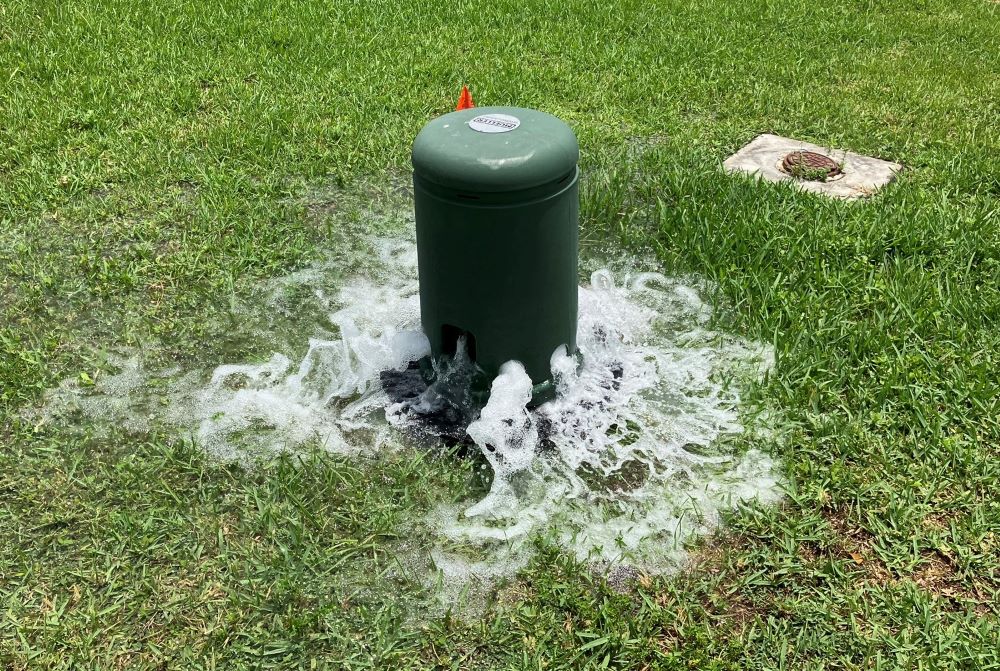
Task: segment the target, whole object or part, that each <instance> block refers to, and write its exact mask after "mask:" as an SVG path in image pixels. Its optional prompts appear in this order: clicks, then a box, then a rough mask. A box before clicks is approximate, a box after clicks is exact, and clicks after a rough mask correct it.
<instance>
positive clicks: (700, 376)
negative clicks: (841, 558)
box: [50, 239, 779, 599]
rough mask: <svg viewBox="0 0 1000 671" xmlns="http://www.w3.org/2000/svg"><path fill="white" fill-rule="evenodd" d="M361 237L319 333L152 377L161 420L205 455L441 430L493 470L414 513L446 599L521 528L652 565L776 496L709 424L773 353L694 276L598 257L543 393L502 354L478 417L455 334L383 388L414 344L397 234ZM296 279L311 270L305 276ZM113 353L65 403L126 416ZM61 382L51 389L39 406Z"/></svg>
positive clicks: (721, 417)
mask: <svg viewBox="0 0 1000 671" xmlns="http://www.w3.org/2000/svg"><path fill="white" fill-rule="evenodd" d="M370 247H371V252H372V260H373V261H372V263H371V264H370V267H369V270H368V271H367V272H366V274H365V275H364V276H361V277H356V278H354V279H352V280H349V281H347V282H346V283H344V284H343V285H342V286H340V288H339V290H338V291H337V292H336V294H335V295H334V296H333V297H332V298H331V297H329V296H327V293H326V292H327V290H328V289H329V287H325V286H314V287H313V289H314V295H315V297H316V298H317V300H320V301H323V304H324V305H328V306H329V310H330V316H329V331H330V333H329V335H328V336H324V337H315V338H313V339H311V340H310V341H309V346H308V350H307V352H306V354H305V356H304V357H302V359H301V360H300V361H299V362H298V363H297V364H296V363H294V362H293V361H292V359H291V358H289V357H288V356H286V355H285V354H280V353H276V354H274V355H273V356H272V357H271V358H270V359H269V360H267V361H264V362H261V363H243V364H226V365H222V366H219V367H217V368H215V369H214V371H212V372H211V374H210V376H209V377H208V381H207V384H206V383H204V382H200V383H198V384H194V383H193V382H192V380H194V379H197V377H198V376H197V375H195V374H189V375H187V376H181V377H180V378H177V379H178V380H183V382H180V381H179V382H177V383H175V384H174V385H173V386H172V387H169V385H168V387H169V388H168V391H166V392H165V394H166V396H167V398H169V400H170V404H169V406H168V407H169V409H168V411H167V412H166V417H165V418H166V419H167V420H168V421H170V422H172V423H174V424H176V425H178V426H182V427H190V428H191V429H192V430H193V432H194V434H195V435H196V437H197V439H198V441H199V442H200V444H202V445H203V446H204V447H205V448H206V449H208V450H210V451H212V452H213V453H215V454H217V455H219V456H222V457H224V458H238V457H240V456H241V455H244V454H247V453H248V452H253V451H255V450H265V451H274V450H287V449H296V448H298V447H300V446H303V445H304V444H306V443H309V442H311V441H318V442H319V443H320V444H321V445H323V446H324V447H325V448H326V449H328V450H331V451H333V452H337V453H341V454H363V453H366V452H373V451H378V450H381V449H389V446H390V445H392V444H394V443H400V442H403V443H405V442H406V440H407V436H409V435H411V433H412V432H413V431H414V430H415V429H420V430H421V431H422V432H423V433H425V434H426V431H427V426H428V424H427V421H426V420H427V418H428V417H437V418H438V419H439V420H440V419H442V418H443V421H442V422H441V424H442V425H448V426H450V427H451V428H452V430H453V431H454V427H455V426H458V427H459V428H458V430H457V432H458V434H459V435H462V436H464V437H466V438H467V439H471V441H473V442H474V443H475V445H476V446H477V448H478V449H479V450H480V451H481V452H482V456H483V458H484V459H485V462H486V464H488V466H489V468H490V469H491V470H492V475H493V478H492V482H491V485H490V490H489V492H488V494H487V495H486V496H485V497H483V498H481V499H479V500H474V499H470V500H469V501H466V502H464V503H462V504H459V505H447V506H441V507H439V508H438V509H436V510H434V511H432V513H431V514H430V515H429V516H428V518H427V519H426V520H425V524H426V525H427V526H428V527H429V528H430V530H431V532H432V534H433V535H434V536H435V537H436V538H437V539H438V545H437V547H435V548H433V549H432V551H431V556H432V558H433V560H434V563H435V565H436V567H437V568H438V570H439V572H440V573H441V575H442V576H443V578H444V583H445V584H446V585H450V587H449V588H448V589H446V590H445V592H446V595H445V598H446V599H447V598H454V597H455V596H456V595H457V594H458V587H460V586H462V585H466V584H468V583H470V582H472V583H477V582H478V583H480V586H481V587H487V586H489V585H491V584H494V583H495V582H496V581H497V580H499V579H501V578H503V577H507V576H510V575H512V574H513V573H514V572H515V571H516V570H517V569H518V568H519V567H521V566H523V565H524V564H525V562H526V561H527V560H528V558H529V557H530V553H531V550H530V547H531V546H530V543H528V542H527V541H528V540H529V539H530V538H532V537H533V536H534V535H535V534H537V533H546V534H548V535H549V536H550V537H551V538H553V539H554V540H555V541H556V542H558V543H560V544H562V545H563V546H564V547H565V548H567V549H568V550H569V551H570V552H572V553H573V554H575V555H576V556H577V557H579V558H581V559H589V560H593V561H598V562H602V563H615V562H626V563H629V564H631V565H635V566H641V567H643V568H645V569H647V570H663V569H667V568H670V567H671V566H675V565H677V563H678V562H679V561H680V560H681V559H683V556H684V552H683V545H684V543H685V542H686V541H687V540H688V539H690V538H691V537H692V535H694V534H699V533H703V532H705V531H707V530H709V529H711V528H712V527H713V526H714V525H715V524H716V523H717V521H718V517H719V514H720V512H721V511H723V510H726V509H728V508H731V507H732V506H733V505H735V504H736V503H737V502H739V501H745V500H752V499H757V500H762V501H770V500H773V499H775V498H777V497H778V495H779V494H778V492H779V483H778V480H777V475H776V472H775V465H774V464H773V462H772V461H771V459H770V458H769V457H768V456H767V455H765V454H764V453H762V452H761V451H759V450H756V449H750V450H748V451H745V452H743V453H736V452H734V451H733V449H731V448H727V440H726V439H727V438H728V437H731V436H735V435H737V434H740V433H742V432H744V431H745V430H746V427H745V425H744V418H743V416H742V414H741V411H740V394H739V391H740V388H741V387H743V386H745V384H746V383H747V382H749V381H752V380H754V379H756V378H758V377H760V376H761V375H762V374H763V372H764V371H766V370H767V369H768V368H769V367H770V366H771V365H772V363H773V362H772V355H771V353H770V350H769V349H768V348H767V347H765V346H762V345H760V344H755V343H750V342H747V341H745V340H743V339H741V338H738V337H735V336H732V335H728V334H725V333H721V332H719V331H715V330H712V329H710V328H709V321H710V319H711V316H712V312H713V311H712V309H711V308H710V306H708V305H706V304H705V303H704V302H703V301H702V299H701V297H700V296H701V292H700V291H699V289H698V288H696V287H694V286H690V285H688V284H684V283H683V282H681V281H679V280H676V279H671V278H667V277H664V276H662V275H659V274H655V273H631V274H628V273H625V274H623V275H622V276H621V279H620V280H616V277H615V275H614V274H613V273H612V272H611V271H609V270H606V269H602V270H598V271H596V272H594V273H593V274H592V276H591V279H590V283H589V286H583V287H581V288H580V290H579V305H580V311H579V329H578V339H577V342H578V347H579V350H580V356H579V357H577V356H570V355H568V354H567V353H566V352H565V350H560V351H557V352H555V353H553V356H552V371H553V376H554V380H555V382H556V388H557V391H556V398H555V399H554V400H553V401H550V402H548V403H546V404H544V405H542V406H540V407H538V408H536V409H533V410H529V409H528V407H527V406H528V402H529V400H530V397H531V380H530V379H529V378H528V376H527V375H526V374H525V372H524V369H523V367H522V366H521V365H520V364H519V363H517V362H509V363H507V364H505V365H504V366H503V367H502V369H501V371H500V374H499V375H498V376H497V377H496V379H494V380H493V382H492V385H491V389H490V395H489V399H488V402H487V403H486V405H485V406H484V407H482V408H481V410H479V411H478V413H477V410H476V408H475V407H473V406H472V405H471V404H470V402H469V398H468V380H469V375H470V370H471V362H469V361H468V358H467V357H465V355H464V351H463V350H462V349H461V348H460V350H459V353H458V355H457V356H456V360H455V361H452V362H441V363H440V364H439V365H440V366H441V368H439V369H438V371H437V373H438V381H437V382H436V383H434V384H432V385H431V386H429V387H426V388H424V389H422V390H418V391H419V393H414V394H412V395H411V396H412V397H411V398H409V400H403V401H400V400H399V399H398V398H394V395H393V393H391V392H392V385H387V384H386V377H385V373H386V371H395V372H396V373H398V374H399V376H397V378H394V379H397V383H394V384H402V383H405V382H406V379H407V378H406V377H405V375H406V374H407V371H408V370H410V371H411V372H412V369H411V368H410V362H412V361H415V360H417V359H419V358H421V357H423V356H425V355H427V354H428V353H429V346H428V342H427V339H426V337H424V335H423V334H422V333H421V332H420V326H419V295H418V285H417V280H416V250H415V246H414V245H413V243H412V242H411V241H405V240H385V239H378V240H373V241H371V243H370ZM296 277H298V278H299V281H301V282H303V283H306V284H311V283H315V284H318V285H322V282H321V279H320V278H321V277H322V273H311V272H305V273H302V272H300V273H297V274H296ZM288 281H290V280H289V278H286V279H285V280H284V282H286V283H287V282H288ZM125 368H126V369H125V370H123V372H122V373H121V376H118V377H116V376H110V377H107V378H104V380H103V381H101V382H100V383H99V384H98V387H97V389H96V394H94V393H93V392H91V394H89V395H84V396H81V395H79V394H77V395H76V403H77V407H78V408H82V409H83V410H84V411H85V412H87V413H89V414H92V415H98V414H101V413H100V412H99V406H100V399H101V398H102V396H103V397H104V398H105V399H106V403H105V404H104V406H103V408H104V413H103V414H104V416H105V417H107V418H110V419H113V420H115V421H116V422H121V421H122V420H123V419H126V418H127V419H129V421H130V424H129V426H131V427H132V428H137V427H139V426H140V425H141V424H142V418H143V417H146V416H147V415H148V413H149V410H148V408H142V409H141V410H136V409H135V406H136V403H134V402H123V401H122V399H121V398H118V397H116V394H119V395H120V394H121V393H126V394H132V393H134V392H135V390H136V389H138V388H140V387H141V386H142V384H141V380H140V378H141V373H142V371H141V370H140V369H141V367H140V366H138V364H136V363H135V362H134V361H133V362H130V363H129V364H128V366H126V367H125ZM413 375H417V373H413ZM122 376H127V378H126V377H122ZM159 376H160V377H163V374H160V375H159ZM147 377H152V376H147ZM201 379H202V380H204V378H201ZM398 380H402V381H403V382H398ZM161 389H162V386H161ZM69 391H70V390H69V389H68V387H67V386H66V385H63V387H61V388H60V390H59V391H58V393H56V394H54V395H53V397H52V399H51V400H52V403H50V405H57V403H56V401H57V400H58V399H60V398H62V399H63V400H65V397H66V396H67V395H68V394H69ZM387 391H389V392H390V393H387ZM126 416H127V417H126ZM751 428H753V429H755V430H756V429H757V428H758V427H753V426H752V427H751ZM431 431H432V433H433V432H435V431H434V430H433V427H432V428H431ZM436 433H438V434H439V435H449V434H448V433H447V431H436ZM452 437H455V436H454V435H453V434H452Z"/></svg>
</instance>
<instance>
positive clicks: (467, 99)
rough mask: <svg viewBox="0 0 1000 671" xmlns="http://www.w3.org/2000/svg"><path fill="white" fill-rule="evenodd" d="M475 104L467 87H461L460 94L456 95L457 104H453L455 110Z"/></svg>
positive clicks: (471, 106)
mask: <svg viewBox="0 0 1000 671" xmlns="http://www.w3.org/2000/svg"><path fill="white" fill-rule="evenodd" d="M475 106H476V103H474V102H472V94H471V93H469V87H468V86H463V87H462V94H461V95H460V96H458V104H457V105H455V111H456V112H457V111H459V110H467V109H471V108H473V107H475Z"/></svg>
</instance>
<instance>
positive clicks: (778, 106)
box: [0, 0, 1000, 670]
mask: <svg viewBox="0 0 1000 671" xmlns="http://www.w3.org/2000/svg"><path fill="white" fill-rule="evenodd" d="M462 83H468V84H469V85H470V87H471V88H472V91H473V94H474V96H475V98H476V100H477V102H478V103H479V104H516V105H521V106H528V107H537V108H540V109H543V110H546V111H548V112H551V113H553V114H556V115H558V116H560V117H561V118H563V119H565V120H566V121H567V122H569V123H570V124H571V125H572V126H573V127H574V129H575V130H576V132H577V134H578V136H579V139H580V143H581V151H582V154H583V159H582V160H583V166H582V167H583V169H584V172H585V188H584V201H583V218H584V222H583V226H584V230H583V236H584V240H585V242H586V244H588V245H596V244H602V245H603V244H607V243H609V242H610V243H612V244H614V245H617V246H618V247H619V248H621V249H622V253H626V252H628V253H633V252H650V251H651V252H653V253H655V255H656V256H657V257H658V259H659V261H660V262H661V264H662V268H663V270H664V272H667V273H673V274H682V273H695V274H698V275H701V276H704V277H706V278H708V279H710V280H712V281H714V282H715V283H717V285H718V287H719V293H720V296H719V301H722V302H725V303H727V304H728V305H731V306H732V310H731V311H730V312H729V313H728V315H729V316H728V318H727V320H728V321H727V328H729V329H730V330H732V331H733V332H736V333H739V334H741V335H744V336H747V337H749V338H752V339H756V340H761V341H764V342H769V343H772V344H773V346H774V348H775V352H776V356H777V363H776V367H775V369H774V371H773V372H772V374H771V375H770V376H769V378H768V379H767V381H766V382H765V383H764V384H763V385H762V386H761V388H760V389H758V390H757V391H756V394H757V395H758V396H760V397H761V398H762V399H765V400H766V401H767V403H768V404H769V405H770V406H771V407H774V408H779V409H780V411H781V414H782V417H783V419H784V421H786V422H787V426H786V428H785V429H784V431H783V434H784V435H783V438H782V440H781V441H780V442H779V441H775V443H774V444H773V445H762V446H760V447H762V448H764V449H766V450H769V451H771V452H772V454H774V455H775V456H776V457H777V458H779V459H780V460H781V463H782V464H783V466H782V467H783V469H784V474H785V477H786V479H787V482H788V485H787V486H788V490H789V492H788V495H787V498H786V500H785V502H784V504H782V505H780V506H777V507H746V508H743V509H740V510H739V511H738V512H736V513H735V514H733V515H732V516H731V518H730V519H728V520H727V523H726V524H725V525H724V527H723V528H722V529H721V530H720V531H719V532H718V534H717V535H716V536H715V537H713V538H709V539H706V540H705V541H704V542H703V544H701V545H700V546H699V547H696V548H694V549H693V554H692V556H693V558H694V560H693V561H692V563H691V566H690V567H689V568H688V569H686V570H684V571H682V572H680V573H678V574H674V575H667V576H643V577H642V578H641V579H640V580H639V581H638V583H637V584H636V585H635V586H634V588H633V589H631V590H629V591H628V592H626V593H624V594H622V593H618V592H616V591H614V590H613V589H611V588H610V587H609V586H608V585H607V584H606V583H605V581H604V579H603V578H601V577H600V576H595V575H593V573H592V572H591V571H589V570H587V569H586V567H583V566H581V565H579V564H577V563H576V562H574V561H573V560H571V559H570V558H568V557H566V556H565V555H564V554H563V553H561V552H560V551H559V550H557V549H555V548H554V547H551V546H549V545H547V544H546V542H545V540H544V539H540V540H539V546H540V549H539V554H538V555H537V557H536V559H535V560H534V562H533V563H532V565H531V566H530V567H529V568H528V569H526V570H525V571H524V572H523V573H522V574H521V576H520V578H519V579H518V581H517V582H516V584H514V585H512V586H509V587H508V588H505V590H504V598H500V599H497V601H496V603H495V605H494V606H493V607H492V608H490V609H489V610H488V611H487V613H486V614H485V615H484V616H483V618H482V619H481V621H480V620H471V621H470V620H467V619H462V618H455V617H451V616H449V615H441V614H432V615H426V616H421V615H419V613H420V612H421V611H420V607H419V605H418V604H419V603H420V600H421V599H422V598H424V597H425V596H426V595H421V594H420V593H418V592H419V589H418V588H417V587H414V586H412V585H410V584H408V583H406V582H405V581H404V582H400V581H397V580H394V579H391V578H389V577H386V575H385V571H386V570H387V569H388V567H389V566H391V564H392V553H391V551H389V550H388V549H387V548H391V547H392V545H391V543H388V542H387V541H386V539H393V538H398V537H399V536H400V534H401V533H402V531H401V530H402V529H403V528H404V525H405V520H406V519H407V518H408V517H409V516H410V515H412V514H414V512H415V511H421V510H426V509H427V507H428V506H429V505H430V503H431V499H432V498H433V497H434V496H437V495H438V494H435V492H449V491H452V492H455V491H460V490H461V489H462V488H463V487H464V486H465V485H466V482H467V480H468V477H469V475H470V474H469V471H470V469H471V467H470V466H468V465H467V464H466V463H465V462H462V461H460V460H458V461H456V460H449V459H447V458H442V457H431V456H427V457H420V456H412V455H411V456H395V457H387V458H386V459H385V460H383V461H382V462H380V463H379V464H377V467H369V466H370V465H366V464H364V463H363V462H358V461H353V462H347V461H342V460H339V459H336V458H334V457H331V456H329V455H324V454H322V453H319V452H317V453H315V454H310V455H306V456H301V457H295V456H289V457H287V458H284V459H281V460H279V461H278V462H276V463H273V464H270V465H268V466H266V467H263V468H252V469H248V468H244V467H241V466H238V465H235V464H230V463H224V462H219V461H217V460H213V459H210V458H209V457H207V456H206V455H205V454H204V453H203V452H202V451H201V450H200V449H199V446H198V445H194V444H191V443H190V442H189V441H187V440H184V439H181V438H179V437H178V436H177V435H175V434H172V433H170V432H161V431H152V432H148V433H136V432H130V431H128V430H127V429H126V428H117V429H114V430H112V431H110V432H109V431H107V430H103V429H101V428H100V427H97V426H90V425H87V424H83V425H77V426H70V425H59V424H53V423H42V424H39V423H38V422H36V421H34V420H33V419H32V418H33V417H34V416H35V415H34V414H33V412H32V409H33V408H36V407H37V406H38V405H39V404H41V403H42V402H43V394H44V392H45V390H46V389H49V388H52V387H54V386H56V385H57V384H58V383H59V381H60V380H62V379H64V378H67V377H77V378H79V377H80V376H81V374H85V375H86V376H87V377H92V376H95V375H97V374H98V371H99V370H101V369H102V367H104V366H105V365H106V364H104V363H103V362H105V361H106V353H107V352H109V351H117V350H124V349H128V348H143V349H144V350H145V351H148V352H151V353H152V356H155V357H157V358H158V359H159V360H162V361H176V362H184V361H192V360H198V361H203V362H205V361H218V362H221V361H223V360H228V359H226V357H232V356H252V355H261V354H266V353H268V352H270V351H271V349H270V344H269V343H254V342H240V343H234V342H233V341H232V338H227V337H226V336H227V333H229V332H230V331H231V330H232V329H231V328H230V327H231V321H232V319H233V317H232V316H231V312H232V310H231V307H232V306H233V305H234V304H236V303H238V302H239V301H246V300H248V297H249V296H250V295H251V294H252V291H253V287H254V286H257V285H258V284H259V282H261V281H262V280H265V279H267V278H273V277H276V276H280V275H284V274H286V273H288V272H290V271H291V270H293V269H295V268H299V267H302V266H304V265H306V264H308V263H309V262H311V261H313V260H315V259H317V258H320V257H322V256H323V254H324V249H325V247H326V246H327V245H329V244H331V240H335V239H336V237H337V234H338V230H337V226H338V225H340V223H339V222H343V221H344V219H343V217H341V216H333V215H330V214H329V212H327V210H336V209H337V198H336V197H335V196H333V197H331V198H330V203H329V204H328V206H325V209H324V207H317V206H315V203H314V202H313V201H314V200H315V194H317V193H329V194H338V193H344V194H351V193H353V194H355V195H354V196H352V198H354V199H355V201H356V200H358V199H359V198H361V199H362V200H366V201H372V202H375V203H377V202H379V200H380V199H381V198H382V197H383V196H382V195H380V194H381V192H380V189H381V188H384V189H385V191H386V192H391V191H392V187H391V185H392V184H398V183H399V182H400V181H402V182H405V181H406V180H407V179H408V173H407V169H408V158H409V147H410V143H411V141H412V138H413V137H414V135H415V134H416V132H417V131H418V130H419V129H420V128H421V126H422V125H423V124H424V123H425V122H426V121H427V120H428V119H429V118H430V117H432V116H434V115H437V114H440V113H443V112H445V111H448V110H449V109H450V107H451V106H452V105H453V104H454V99H455V98H456V97H457V94H458V91H459V89H460V86H461V84H462ZM761 132H773V133H777V134H781V135H787V136H793V137H796V138H800V139H803V140H807V141H811V142H815V143H818V144H822V145H826V146H831V145H832V146H836V147H840V148H844V149H849V150H852V151H856V152H859V153H864V154H871V155H876V156H880V157H883V158H887V159H891V160H895V161H899V162H901V163H903V164H904V165H905V166H906V170H905V171H904V172H903V173H902V174H901V175H900V177H899V179H898V180H897V182H896V183H895V184H893V185H891V186H890V187H888V188H887V189H886V190H885V191H884V192H883V193H881V194H880V195H878V196H876V197H875V198H873V199H872V200H871V201H869V202H863V203H857V204H846V203H842V202H834V201H829V200H825V199H822V198H819V197H815V196H810V195H806V194H802V193H798V192H795V191H793V190H792V189H789V188H786V187H779V186H773V185H758V184H755V183H753V182H751V181H748V180H745V179H739V178H733V177H729V176H726V175H724V174H723V173H722V171H721V167H720V166H721V161H722V160H723V159H724V158H725V157H726V156H728V155H729V154H731V153H732V152H733V151H735V150H736V149H737V148H738V147H740V146H742V145H743V144H744V143H746V142H747V141H749V140H750V139H751V138H753V137H754V136H755V135H757V134H758V133H761ZM372 185H382V186H381V187H378V188H376V187H373V186H372ZM358 194H361V195H360V196H359V195H358ZM386 197H388V196H386ZM311 198H312V199H313V200H310V199H311ZM345 198H347V196H345ZM998 322H1000V5H998V4H996V2H993V1H991V0H844V1H842V2H803V1H801V0H796V1H792V0H784V1H780V2H779V1H776V0H743V1H742V2H724V1H723V0H691V1H690V2H681V1H679V0H678V1H674V2H632V1H627V2H609V3H589V2H582V1H581V0H567V1H565V2H554V1H547V2H511V1H509V0H493V1H491V2H479V1H473V2H452V1H448V2H445V1H440V0H424V1H422V2H415V1H413V0H398V1H397V2H379V1H369V2H352V1H348V0H327V1H326V2H319V1H306V0H303V1H294V2H275V1H273V0H270V1H268V2H262V1H260V0H240V1H239V2H233V1H231V0H222V1H220V2H214V3H194V2H174V3H154V2H148V3H139V2H132V1H129V0H117V1H115V0H77V1H75V2H56V1H54V0H30V1H28V0H4V1H3V2H2V3H0V441H2V444H0V668H4V669H7V668H10V669H48V668H67V669H69V668H73V669H80V668H93V669H116V668H185V669H186V668H225V669H231V668H272V667H273V668H300V667H301V668H330V669H340V668H379V669H396V668H454V669H472V668H506V669H528V668H531V669H543V668H544V669H561V668H567V669H575V668H616V669H645V668H648V669H681V668H683V669H734V670H735V669H821V668H831V669H832V668H837V669H889V668H904V669H918V668H919V669H991V668H1000V643H998V641H1000V622H998V617H1000V605H998V604H1000V496H998V488H1000V389H998V385H1000V381H998V378H1000V374H998V369H1000V324H998ZM307 336H308V333H307V332H303V333H302V334H301V339H302V340H304V339H305V338H306V337H307ZM84 379H86V378H84ZM303 460H304V462H305V467H302V464H301V463H299V462H300V461H303ZM414 613H417V615H415V614H414Z"/></svg>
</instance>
